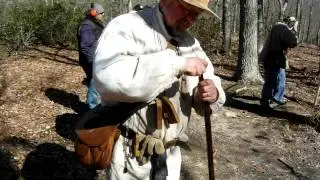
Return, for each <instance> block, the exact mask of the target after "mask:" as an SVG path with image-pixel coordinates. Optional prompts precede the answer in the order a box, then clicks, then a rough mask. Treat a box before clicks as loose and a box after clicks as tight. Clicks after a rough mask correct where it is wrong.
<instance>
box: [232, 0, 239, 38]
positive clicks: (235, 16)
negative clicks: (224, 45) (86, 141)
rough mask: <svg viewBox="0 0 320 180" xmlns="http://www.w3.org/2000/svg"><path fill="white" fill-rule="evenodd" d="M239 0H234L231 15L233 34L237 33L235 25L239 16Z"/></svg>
mask: <svg viewBox="0 0 320 180" xmlns="http://www.w3.org/2000/svg"><path fill="white" fill-rule="evenodd" d="M238 11H239V2H238V0H234V11H233V13H232V14H233V15H232V21H233V22H232V24H233V25H232V34H233V35H234V36H235V34H236V33H237V25H238V17H239V13H238Z"/></svg>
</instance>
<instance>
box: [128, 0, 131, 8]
mask: <svg viewBox="0 0 320 180" xmlns="http://www.w3.org/2000/svg"><path fill="white" fill-rule="evenodd" d="M128 10H129V11H131V10H132V0H129V1H128Z"/></svg>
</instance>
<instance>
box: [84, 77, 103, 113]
mask: <svg viewBox="0 0 320 180" xmlns="http://www.w3.org/2000/svg"><path fill="white" fill-rule="evenodd" d="M100 102H101V99H100V95H99V93H98V92H97V90H96V88H95V87H94V82H93V79H91V81H90V83H89V85H88V91H87V100H86V104H87V105H88V108H89V109H93V108H94V107H96V106H97V105H98V104H100Z"/></svg>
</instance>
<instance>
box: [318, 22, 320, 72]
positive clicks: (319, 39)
mask: <svg viewBox="0 0 320 180" xmlns="http://www.w3.org/2000/svg"><path fill="white" fill-rule="evenodd" d="M317 44H318V46H319V45H320V23H319V26H318V33H317ZM319 72H320V62H319Z"/></svg>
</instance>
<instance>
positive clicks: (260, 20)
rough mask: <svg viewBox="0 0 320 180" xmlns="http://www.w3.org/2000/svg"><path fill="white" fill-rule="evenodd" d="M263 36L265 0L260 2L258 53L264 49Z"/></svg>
mask: <svg viewBox="0 0 320 180" xmlns="http://www.w3.org/2000/svg"><path fill="white" fill-rule="evenodd" d="M263 34H264V29H263V0H258V53H259V52H260V51H261V50H262V47H263V42H264V38H263Z"/></svg>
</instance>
